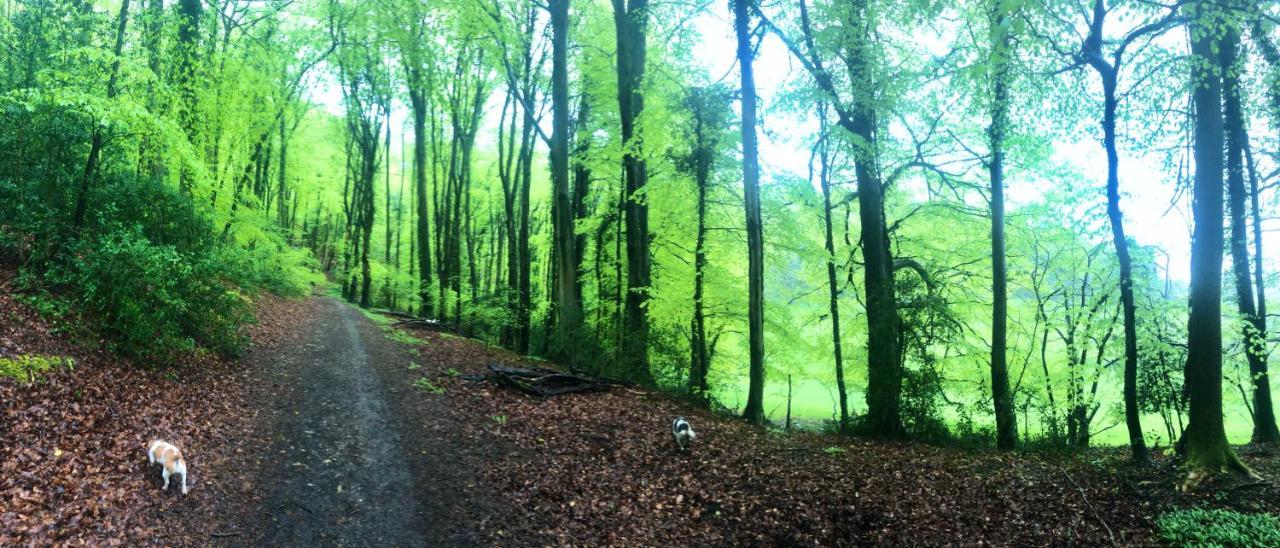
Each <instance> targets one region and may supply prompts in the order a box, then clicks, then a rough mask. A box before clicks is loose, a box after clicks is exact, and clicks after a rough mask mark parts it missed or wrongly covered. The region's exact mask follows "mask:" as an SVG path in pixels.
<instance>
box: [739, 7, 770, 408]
mask: <svg viewBox="0 0 1280 548" xmlns="http://www.w3.org/2000/svg"><path fill="white" fill-rule="evenodd" d="M749 9H751V8H750V1H749V0H734V3H733V30H734V34H735V35H737V38H738V67H739V68H740V69H741V71H742V187H743V197H744V200H743V202H744V204H743V205H744V206H745V207H746V216H747V294H748V310H747V327H748V329H747V332H748V342H749V347H750V350H749V356H750V361H749V363H750V368H749V374H750V384H749V386H748V388H747V406H746V408H745V409H743V411H742V415H743V417H744V418H746V419H747V421H749V422H752V423H755V424H762V423H764V420H765V416H764V242H763V232H764V231H763V228H762V226H761V219H760V158H759V150H758V145H757V142H756V81H755V72H754V70H753V66H752V65H753V64H754V55H755V54H754V52H753V51H752V48H751V15H750V13H748V10H749Z"/></svg>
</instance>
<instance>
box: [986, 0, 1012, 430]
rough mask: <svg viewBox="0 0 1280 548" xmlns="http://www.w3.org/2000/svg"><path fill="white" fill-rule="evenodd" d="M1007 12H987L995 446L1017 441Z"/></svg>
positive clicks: (1009, 39)
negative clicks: (1007, 201)
mask: <svg viewBox="0 0 1280 548" xmlns="http://www.w3.org/2000/svg"><path fill="white" fill-rule="evenodd" d="M1010 42H1011V37H1010V34H1009V21H1008V14H1006V13H1005V12H1004V8H1001V7H997V8H994V12H993V13H992V17H991V80H992V82H991V83H992V99H991V127H989V128H988V129H987V136H988V138H989V139H990V141H991V160H990V164H989V166H988V167H989V168H990V170H991V293H992V306H991V397H992V400H993V402H994V404H995V412H996V446H997V447H999V448H1001V449H1013V448H1014V446H1016V445H1017V444H1018V420H1017V414H1016V412H1015V411H1014V409H1013V394H1012V392H1010V390H1009V364H1008V332H1007V329H1008V327H1007V324H1008V319H1009V316H1008V307H1009V295H1008V269H1007V267H1006V266H1005V243H1004V140H1005V131H1006V130H1007V129H1008V125H1009V79H1010V76H1009V72H1010V70H1009V69H1010V67H1009V65H1010V63H1011V60H1010V57H1011V55H1012V54H1013V52H1012V50H1011V47H1010V46H1011V44H1010Z"/></svg>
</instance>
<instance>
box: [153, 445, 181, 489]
mask: <svg viewBox="0 0 1280 548" xmlns="http://www.w3.org/2000/svg"><path fill="white" fill-rule="evenodd" d="M147 460H149V461H151V464H156V463H160V465H161V466H163V467H164V471H163V472H162V475H163V476H164V487H162V489H165V490H168V489H169V476H172V475H174V474H177V475H180V476H182V494H184V495H185V494H187V460H186V459H184V458H182V451H179V450H178V448H177V447H174V445H173V444H172V443H169V442H167V441H162V440H155V441H153V442H151V445H150V446H149V447H148V448H147Z"/></svg>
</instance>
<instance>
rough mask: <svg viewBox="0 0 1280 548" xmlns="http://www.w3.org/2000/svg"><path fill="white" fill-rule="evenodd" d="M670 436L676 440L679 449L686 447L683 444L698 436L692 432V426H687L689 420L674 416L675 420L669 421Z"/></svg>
mask: <svg viewBox="0 0 1280 548" xmlns="http://www.w3.org/2000/svg"><path fill="white" fill-rule="evenodd" d="M671 437H672V438H674V439H675V440H676V445H677V446H679V447H680V449H681V450H684V449H686V447H685V446H686V445H688V444H689V443H690V442H692V441H693V439H694V438H696V437H698V436H697V434H694V433H693V428H692V427H690V426H689V421H687V420H684V417H676V420H673V421H671Z"/></svg>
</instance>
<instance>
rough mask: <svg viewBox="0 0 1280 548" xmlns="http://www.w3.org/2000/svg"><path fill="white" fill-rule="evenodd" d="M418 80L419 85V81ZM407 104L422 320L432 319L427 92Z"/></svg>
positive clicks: (414, 95)
mask: <svg viewBox="0 0 1280 548" xmlns="http://www.w3.org/2000/svg"><path fill="white" fill-rule="evenodd" d="M410 80H417V81H418V85H421V79H420V78H411V79H410ZM409 103H410V105H411V107H412V109H413V178H414V185H413V187H414V192H415V193H416V194H417V202H418V203H417V204H416V205H417V210H418V221H417V235H418V236H417V242H418V257H417V259H418V303H419V306H421V307H422V310H421V311H420V314H421V315H422V317H424V318H431V317H434V314H435V309H434V308H433V307H432V302H431V274H432V272H433V270H432V267H431V213H430V212H431V209H430V203H429V202H428V201H427V196H428V193H427V140H428V139H430V137H429V136H428V135H427V104H426V103H427V94H426V90H424V89H422V88H418V89H417V90H414V89H410V91H409Z"/></svg>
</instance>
